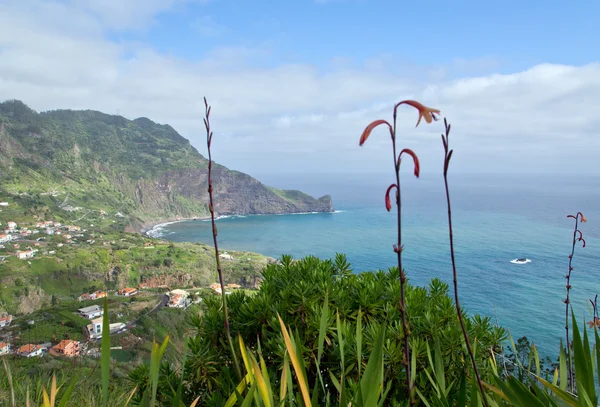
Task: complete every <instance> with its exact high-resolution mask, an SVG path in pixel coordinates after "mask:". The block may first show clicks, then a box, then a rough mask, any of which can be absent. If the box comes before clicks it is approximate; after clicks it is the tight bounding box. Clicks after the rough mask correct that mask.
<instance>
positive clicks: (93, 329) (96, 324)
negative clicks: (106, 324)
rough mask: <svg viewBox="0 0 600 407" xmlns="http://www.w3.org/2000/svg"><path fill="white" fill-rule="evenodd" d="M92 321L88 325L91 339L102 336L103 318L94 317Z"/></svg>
mask: <svg viewBox="0 0 600 407" xmlns="http://www.w3.org/2000/svg"><path fill="white" fill-rule="evenodd" d="M91 322H92V323H91V324H89V325H88V326H87V330H88V335H89V337H90V339H97V338H101V337H102V318H96V319H92V321H91Z"/></svg>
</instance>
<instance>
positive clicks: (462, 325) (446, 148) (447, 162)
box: [442, 118, 488, 406]
mask: <svg viewBox="0 0 600 407" xmlns="http://www.w3.org/2000/svg"><path fill="white" fill-rule="evenodd" d="M450 128H451V125H450V124H448V121H447V120H446V118H444V130H445V134H442V144H443V145H444V187H445V189H446V205H447V207H448V239H449V241H450V259H451V260H452V277H453V284H454V301H455V303H456V314H457V316H458V321H459V322H460V328H461V330H462V334H463V338H464V340H465V345H466V346H467V352H468V353H469V358H470V359H471V364H472V365H473V371H474V372H475V377H476V379H477V385H478V386H479V391H480V392H481V399H482V401H483V404H484V406H487V405H488V403H487V399H486V398H485V392H484V390H483V383H482V382H481V376H480V375H479V370H478V369H477V363H476V361H475V355H474V354H473V349H472V348H471V342H470V341H469V335H468V333H467V328H466V327H465V321H464V318H463V314H462V309H461V307H460V301H459V298H458V273H457V271H456V259H455V256H454V232H453V229H452V205H451V203H450V189H449V187H448V167H449V166H450V159H451V158H452V152H453V151H454V150H450V149H449V140H448V139H449V137H450Z"/></svg>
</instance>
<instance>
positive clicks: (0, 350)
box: [0, 342, 10, 356]
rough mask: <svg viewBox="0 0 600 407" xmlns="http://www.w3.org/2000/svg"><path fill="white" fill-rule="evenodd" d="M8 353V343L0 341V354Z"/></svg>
mask: <svg viewBox="0 0 600 407" xmlns="http://www.w3.org/2000/svg"><path fill="white" fill-rule="evenodd" d="M9 353H10V344H9V343H6V342H0V356H2V355H8V354H9Z"/></svg>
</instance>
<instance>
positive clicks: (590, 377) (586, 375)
mask: <svg viewBox="0 0 600 407" xmlns="http://www.w3.org/2000/svg"><path fill="white" fill-rule="evenodd" d="M571 318H572V321H573V353H574V358H575V377H577V380H576V381H575V384H576V385H577V394H579V395H581V394H586V395H587V396H588V397H589V398H590V400H591V401H592V403H593V405H594V406H595V405H597V404H598V400H597V397H596V387H595V386H594V373H593V370H592V356H591V354H590V351H589V340H588V338H587V331H586V330H585V329H584V331H583V343H582V341H581V336H580V333H579V327H578V326H577V321H576V320H575V313H574V312H573V310H571ZM585 344H587V345H585ZM586 350H587V352H586Z"/></svg>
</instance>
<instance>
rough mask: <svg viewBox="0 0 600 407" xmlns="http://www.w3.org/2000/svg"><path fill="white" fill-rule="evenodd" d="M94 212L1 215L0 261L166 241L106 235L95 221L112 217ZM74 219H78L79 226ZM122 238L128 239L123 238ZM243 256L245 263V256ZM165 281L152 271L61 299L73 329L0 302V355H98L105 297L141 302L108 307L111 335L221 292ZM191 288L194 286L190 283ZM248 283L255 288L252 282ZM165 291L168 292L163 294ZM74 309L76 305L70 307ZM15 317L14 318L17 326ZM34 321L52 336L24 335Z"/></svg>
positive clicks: (142, 246) (33, 259) (230, 287)
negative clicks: (50, 216) (55, 216)
mask: <svg viewBox="0 0 600 407" xmlns="http://www.w3.org/2000/svg"><path fill="white" fill-rule="evenodd" d="M0 206H1V207H6V206H9V203H7V202H0ZM63 209H64V208H63ZM0 211H2V209H0ZM90 212H91V211H90ZM93 212H98V215H100V217H98V218H97V219H95V220H90V219H89V218H88V220H87V222H86V224H85V225H83V224H82V223H81V222H77V221H71V222H62V221H56V220H47V218H46V220H40V219H33V220H32V221H29V222H28V221H25V220H21V221H20V222H17V221H16V220H6V218H4V220H3V222H4V223H0V265H1V264H2V263H3V262H6V261H9V258H11V257H12V258H13V259H15V260H14V261H16V262H18V263H20V261H23V263H25V265H27V263H28V264H29V265H28V266H27V267H33V266H32V264H33V263H34V262H36V261H41V260H42V259H44V258H46V259H48V258H51V259H54V258H56V259H58V260H57V261H61V260H60V258H61V257H63V256H64V255H66V254H68V253H69V252H73V251H75V250H78V249H77V248H79V247H85V246H91V245H94V246H100V247H102V246H114V245H120V246H121V247H127V248H132V247H137V248H139V249H142V250H144V249H150V250H152V249H155V250H159V249H158V247H166V246H168V245H169V243H168V242H166V241H161V240H155V239H147V238H146V239H131V238H127V239H125V236H119V235H118V234H113V235H112V236H111V235H110V234H108V235H105V234H103V232H106V230H107V228H106V226H104V227H101V226H100V225H96V226H95V225H94V223H99V222H101V221H102V222H103V223H107V222H108V223H110V222H111V220H110V219H107V217H106V216H107V215H108V214H107V213H106V212H105V211H103V210H99V211H93ZM115 216H116V217H122V216H123V215H121V214H120V213H118V212H117V214H116V215H115ZM94 218H95V217H94ZM9 219H10V218H9ZM115 219H116V218H115ZM78 220H81V219H78ZM92 222H93V223H92ZM112 222H115V221H114V220H113V221H112ZM73 223H79V225H75V224H73ZM125 240H127V242H124V241H125ZM144 251H146V250H144ZM219 257H220V258H221V260H223V261H226V262H232V261H234V260H237V259H235V258H234V256H232V255H231V254H229V253H227V252H222V253H221V254H220V255H219ZM247 260H248V261H249V260H250V258H248V259H247ZM10 261H12V260H10ZM15 264H16V263H15ZM255 280H256V278H255ZM17 283H18V281H17ZM171 283H172V282H171ZM171 283H169V284H171ZM169 284H166V282H165V280H164V279H163V278H162V277H161V275H154V276H152V275H151V276H148V277H145V278H143V279H142V281H141V282H140V283H139V284H137V285H133V286H130V287H122V288H118V287H117V288H115V289H113V290H112V291H110V290H107V289H106V288H107V287H104V288H105V289H104V290H102V289H94V290H93V291H91V292H87V293H83V294H81V295H79V296H78V297H76V296H73V297H72V298H71V299H66V298H65V299H64V300H65V301H69V302H70V303H71V304H73V305H70V306H69V309H68V311H67V310H66V309H63V310H62V311H60V312H64V313H67V314H71V315H72V318H76V319H77V323H76V327H73V328H71V330H70V331H68V332H65V331H64V330H61V328H62V327H63V326H64V325H65V323H66V324H67V325H69V322H68V321H67V322H65V321H62V320H52V319H48V318H45V317H42V318H39V317H36V318H34V317H30V316H28V315H23V314H21V315H20V316H15V315H11V314H9V313H7V312H6V310H3V308H2V307H1V306H0V356H6V355H12V356H14V357H23V358H36V357H43V356H45V355H52V356H54V357H65V358H72V357H80V356H89V357H98V355H99V343H98V342H99V340H101V338H102V336H103V318H104V309H103V306H102V305H103V304H102V303H103V301H102V299H104V298H105V297H108V298H111V299H113V300H116V301H117V302H116V303H113V304H112V305H113V306H115V307H116V308H117V309H118V307H119V306H121V308H122V307H123V305H124V304H125V305H127V304H126V303H127V302H128V301H130V300H129V299H131V301H137V303H139V304H140V305H139V306H138V305H136V304H137V303H131V304H134V308H135V309H136V311H135V312H129V313H127V312H121V311H115V310H114V309H112V308H111V309H110V311H111V312H110V315H109V327H108V329H109V332H110V334H111V337H112V336H113V335H117V336H118V335H120V334H122V333H124V332H128V331H131V330H132V329H133V328H134V327H136V325H138V324H139V320H140V318H141V316H142V315H144V314H146V315H147V314H152V313H156V312H158V311H159V310H160V309H163V308H165V309H182V310H184V309H186V308H188V307H189V306H190V305H192V304H193V303H199V302H201V301H202V296H201V295H199V294H200V292H199V291H198V290H203V295H206V294H210V293H211V292H212V293H213V295H214V294H216V295H220V294H222V290H221V285H220V284H219V283H213V284H210V285H208V286H206V285H204V284H203V285H202V286H200V287H205V288H198V286H196V288H192V289H178V288H174V289H171V287H169ZM180 284H182V286H184V287H185V286H187V287H189V285H185V283H184V282H180ZM192 286H194V285H193V284H192ZM253 287H254V288H256V281H255V282H254V285H253ZM241 288H242V286H241V285H240V284H233V283H232V284H226V285H225V294H226V295H229V294H231V293H232V292H233V291H234V290H239V289H241ZM161 290H162V291H161ZM164 290H167V291H166V292H164ZM138 297H142V298H138ZM75 298H76V300H75ZM119 304H120V305H119ZM141 304H143V305H144V308H143V309H138V308H139V307H141V306H142V305H141ZM75 307H78V308H77V309H75ZM125 309H127V307H125ZM40 312H42V313H43V315H47V314H48V313H47V312H45V311H44V309H42V310H40ZM50 314H51V313H50ZM63 315H64V314H63ZM67 319H68V318H67ZM15 321H17V324H16V325H15ZM84 321H87V322H84ZM39 324H43V325H44V326H46V327H48V330H49V331H52V332H55V334H52V335H51V336H48V335H45V336H44V338H43V339H44V340H39V341H35V340H30V338H29V336H28V335H26V334H24V333H25V332H29V331H31V330H32V329H33V327H36V326H38V325H39ZM54 327H55V328H54ZM34 336H35V335H34ZM49 339H51V340H49ZM116 348H119V346H116Z"/></svg>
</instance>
